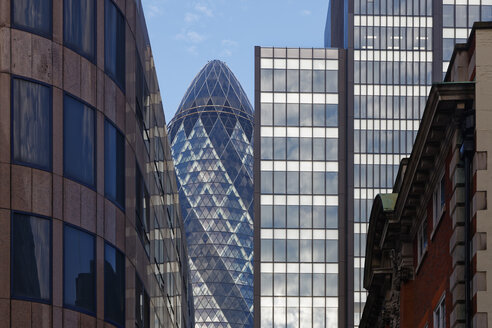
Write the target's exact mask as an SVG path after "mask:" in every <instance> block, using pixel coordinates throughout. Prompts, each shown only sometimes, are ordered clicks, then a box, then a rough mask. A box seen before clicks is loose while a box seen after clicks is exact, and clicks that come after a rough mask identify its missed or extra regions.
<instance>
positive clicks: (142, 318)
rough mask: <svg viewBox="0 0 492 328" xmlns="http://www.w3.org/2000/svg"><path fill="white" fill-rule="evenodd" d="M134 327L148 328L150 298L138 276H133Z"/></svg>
mask: <svg viewBox="0 0 492 328" xmlns="http://www.w3.org/2000/svg"><path fill="white" fill-rule="evenodd" d="M135 325H136V327H139V328H147V327H150V298H149V294H147V291H146V290H145V287H144V285H143V283H142V281H141V280H140V279H139V278H138V276H135Z"/></svg>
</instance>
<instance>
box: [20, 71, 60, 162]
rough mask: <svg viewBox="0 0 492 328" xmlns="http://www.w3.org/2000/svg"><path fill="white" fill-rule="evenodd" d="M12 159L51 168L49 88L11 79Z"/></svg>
mask: <svg viewBox="0 0 492 328" xmlns="http://www.w3.org/2000/svg"><path fill="white" fill-rule="evenodd" d="M12 120H13V124H12V138H13V140H12V142H13V147H12V150H13V153H12V157H13V161H14V162H18V163H23V164H28V165H32V166H36V167H39V168H42V169H46V170H51V89H50V88H49V87H46V86H44V85H41V84H38V83H33V82H29V81H26V80H20V79H13V80H12Z"/></svg>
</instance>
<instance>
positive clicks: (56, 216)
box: [0, 0, 194, 328]
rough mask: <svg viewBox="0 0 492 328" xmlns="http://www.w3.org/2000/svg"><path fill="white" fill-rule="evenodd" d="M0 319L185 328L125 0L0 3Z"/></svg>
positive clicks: (143, 39) (153, 125)
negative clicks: (0, 263)
mask: <svg viewBox="0 0 492 328" xmlns="http://www.w3.org/2000/svg"><path fill="white" fill-rule="evenodd" d="M0 8H1V10H0V26H1V28H0V48H1V49H2V51H0V101H1V104H2V105H1V106H0V181H1V183H0V190H1V191H0V224H1V226H2V229H1V230H2V231H1V233H0V245H1V247H0V258H1V259H2V260H1V261H2V265H1V266H0V318H2V319H1V320H2V324H1V325H2V326H5V327H34V326H36V327H37V326H43V327H102V326H105V327H142V328H143V327H156V328H157V327H193V326H194V321H193V304H192V303H191V294H190V290H189V288H188V277H189V276H188V266H187V262H186V258H187V254H186V248H185V245H184V243H183V239H184V231H183V229H182V227H183V225H182V219H181V211H180V208H179V206H178V194H177V184H176V177H175V175H174V167H173V164H172V160H171V152H170V145H169V143H168V138H167V132H166V125H165V118H164V114H163V110H162V103H161V100H160V94H159V87H158V83H157V77H156V73H155V69H154V67H153V57H152V52H151V47H150V42H149V38H148V35H147V30H146V24H145V19H144V16H143V10H142V6H141V3H140V1H139V0H136V1H126V2H125V1H123V2H122V1H116V2H113V1H111V0H100V1H95V0H84V1H80V0H77V1H74V0H52V1H51V0H43V1H38V0H12V1H10V0H0Z"/></svg>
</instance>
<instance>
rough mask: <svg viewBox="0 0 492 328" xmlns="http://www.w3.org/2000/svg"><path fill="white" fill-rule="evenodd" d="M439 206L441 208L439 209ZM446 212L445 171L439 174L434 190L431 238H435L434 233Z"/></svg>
mask: <svg viewBox="0 0 492 328" xmlns="http://www.w3.org/2000/svg"><path fill="white" fill-rule="evenodd" d="M443 192H444V194H443ZM443 197H444V203H442V199H443ZM438 206H440V207H441V209H440V210H439V209H438ZM444 212H446V175H445V173H444V172H441V173H440V174H439V179H438V180H437V184H436V186H435V187H434V191H433V192H432V234H431V239H433V238H434V234H435V232H436V230H437V228H438V227H439V224H440V223H441V221H442V218H443V217H444Z"/></svg>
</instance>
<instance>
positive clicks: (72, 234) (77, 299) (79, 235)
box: [63, 226, 96, 313]
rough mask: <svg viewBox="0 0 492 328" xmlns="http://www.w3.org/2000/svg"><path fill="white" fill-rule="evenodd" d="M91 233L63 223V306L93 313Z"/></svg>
mask: <svg viewBox="0 0 492 328" xmlns="http://www.w3.org/2000/svg"><path fill="white" fill-rule="evenodd" d="M94 255H95V239H94V236H92V235H90V234H89V233H86V232H83V231H81V230H78V229H75V228H72V227H69V226H65V229H64V245H63V265H64V268H63V272H64V275H63V301H64V304H65V305H66V306H69V307H73V308H76V309H77V310H82V311H85V312H89V313H95V312H96V297H95V296H96V270H95V267H96V261H95V259H94Z"/></svg>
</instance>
